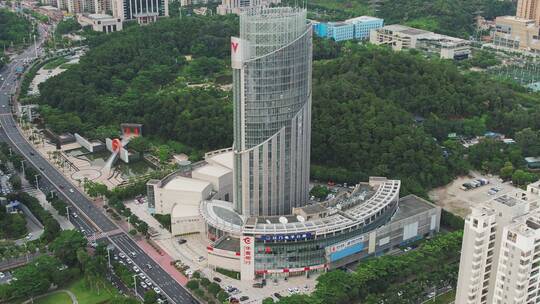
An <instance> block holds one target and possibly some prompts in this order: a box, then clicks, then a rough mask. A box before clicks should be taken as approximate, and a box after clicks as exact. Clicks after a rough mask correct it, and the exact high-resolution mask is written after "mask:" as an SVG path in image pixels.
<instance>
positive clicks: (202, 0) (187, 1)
mask: <svg viewBox="0 0 540 304" xmlns="http://www.w3.org/2000/svg"><path fill="white" fill-rule="evenodd" d="M216 2H220V1H219V0H180V6H190V5H204V4H208V3H216Z"/></svg>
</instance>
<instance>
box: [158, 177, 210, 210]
mask: <svg viewBox="0 0 540 304" xmlns="http://www.w3.org/2000/svg"><path fill="white" fill-rule="evenodd" d="M211 193H212V185H211V184H210V183H209V182H207V181H202V180H198V179H193V178H189V177H184V176H174V178H172V179H171V180H168V181H164V183H163V184H162V187H155V188H154V194H155V213H157V214H169V213H171V212H172V210H173V207H174V206H175V205H181V206H194V207H198V206H199V203H200V202H201V201H202V200H205V199H207V198H209V197H210V195H211Z"/></svg>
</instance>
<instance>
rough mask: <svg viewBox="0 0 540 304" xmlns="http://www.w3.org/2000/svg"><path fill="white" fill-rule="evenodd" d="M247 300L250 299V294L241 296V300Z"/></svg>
mask: <svg viewBox="0 0 540 304" xmlns="http://www.w3.org/2000/svg"><path fill="white" fill-rule="evenodd" d="M247 300H249V297H248V296H241V297H240V301H247Z"/></svg>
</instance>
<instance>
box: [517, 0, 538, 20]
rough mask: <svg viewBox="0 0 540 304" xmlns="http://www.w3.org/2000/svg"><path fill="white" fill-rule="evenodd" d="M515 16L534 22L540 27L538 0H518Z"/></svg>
mask: <svg viewBox="0 0 540 304" xmlns="http://www.w3.org/2000/svg"><path fill="white" fill-rule="evenodd" d="M516 16H518V17H520V18H523V19H531V20H534V22H535V23H536V25H540V0H518V3H517V8H516Z"/></svg>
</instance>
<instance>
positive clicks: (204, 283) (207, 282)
mask: <svg viewBox="0 0 540 304" xmlns="http://www.w3.org/2000/svg"><path fill="white" fill-rule="evenodd" d="M210 283H212V282H210V280H209V279H208V278H202V279H201V285H202V286H204V288H208V286H209V285H210Z"/></svg>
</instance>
